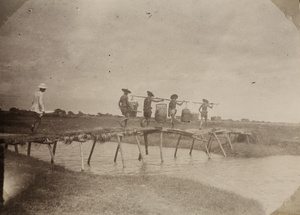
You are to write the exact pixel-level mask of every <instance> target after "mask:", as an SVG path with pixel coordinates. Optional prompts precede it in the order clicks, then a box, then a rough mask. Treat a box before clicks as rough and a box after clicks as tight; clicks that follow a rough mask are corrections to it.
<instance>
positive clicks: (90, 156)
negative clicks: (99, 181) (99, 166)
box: [87, 137, 97, 165]
mask: <svg viewBox="0 0 300 215" xmlns="http://www.w3.org/2000/svg"><path fill="white" fill-rule="evenodd" d="M96 142H97V138H96V137H95V138H94V142H93V146H92V149H91V152H90V155H89V159H88V162H87V163H88V165H90V162H91V158H92V154H93V152H94V148H95V145H96Z"/></svg>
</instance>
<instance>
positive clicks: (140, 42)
mask: <svg viewBox="0 0 300 215" xmlns="http://www.w3.org/2000/svg"><path fill="white" fill-rule="evenodd" d="M291 1H292V0H291ZM298 16H299V14H298ZM299 42H300V36H299V30H298V29H297V28H296V27H295V25H294V23H293V22H292V21H290V20H289V19H288V17H286V16H285V15H284V14H283V13H282V11H280V9H279V8H278V7H276V5H275V4H273V3H272V2H271V1H268V0H265V1H262V0H251V1H250V0H228V1H222V0H201V1H199V0H186V1H179V0H172V1H171V0H165V1H161V0H122V1H121V0H103V1H98V0H85V1H83V0H74V1H70V0H53V1H51V2H49V1H46V0H40V1H33V0H28V1H27V2H25V4H24V5H23V6H22V7H21V8H19V9H18V10H17V11H16V12H15V13H14V14H13V15H12V16H11V17H10V18H9V19H8V21H6V22H5V23H4V24H3V25H2V26H1V27H0V78H1V85H0V104H1V108H2V109H4V110H8V109H9V108H10V107H17V108H20V109H27V110H29V109H30V106H31V101H32V97H33V93H34V92H35V91H37V90H38V87H37V86H38V85H39V84H40V83H46V84H47V86H48V89H47V90H46V92H45V95H44V103H45V106H46V110H54V109H56V108H61V109H64V110H66V111H73V112H74V113H77V112H78V111H82V112H84V113H91V114H96V113H99V112H100V113H111V114H118V115H121V113H120V110H119V109H118V101H119V98H120V96H121V95H122V91H121V89H122V88H128V89H130V90H131V92H132V94H133V95H142V96H145V95H146V92H147V91H148V90H149V91H152V92H153V93H154V95H155V96H157V97H163V98H169V97H170V95H171V94H174V93H176V94H177V95H178V96H179V98H178V99H179V100H189V101H200V102H201V101H202V99H203V98H205V99H208V100H209V101H210V102H215V103H220V104H219V105H217V106H214V107H213V109H211V110H210V111H209V116H221V117H222V118H223V119H234V120H240V119H241V118H248V119H250V120H258V121H271V122H295V123H299V122H300V112H299V106H300V97H299V92H300V84H299V83H300V82H299V81H300V75H299V67H300V62H299V59H300V58H299V55H300V46H299ZM134 100H136V101H138V103H139V105H140V106H139V110H142V108H143V107H142V106H143V100H142V99H139V98H134ZM155 105H156V104H155V103H154V104H152V107H153V112H154V111H155ZM183 108H189V109H190V110H191V111H192V112H197V110H198V108H199V105H195V104H186V105H185V104H184V105H182V106H181V107H178V115H180V113H181V110H182V109H183ZM139 114H140V115H141V113H139Z"/></svg>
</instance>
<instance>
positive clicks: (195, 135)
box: [0, 127, 251, 170]
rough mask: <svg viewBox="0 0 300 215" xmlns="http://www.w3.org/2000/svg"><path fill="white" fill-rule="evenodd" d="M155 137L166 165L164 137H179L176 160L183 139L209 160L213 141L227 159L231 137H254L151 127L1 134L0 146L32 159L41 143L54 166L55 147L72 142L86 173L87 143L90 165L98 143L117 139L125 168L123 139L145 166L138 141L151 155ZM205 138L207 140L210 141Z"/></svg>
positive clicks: (222, 131) (235, 133)
mask: <svg viewBox="0 0 300 215" xmlns="http://www.w3.org/2000/svg"><path fill="white" fill-rule="evenodd" d="M153 133H160V141H159V148H160V159H161V162H163V139H164V138H163V136H164V134H165V133H169V134H176V135H179V137H178V140H177V144H176V148H175V152H174V157H176V156H177V151H178V147H179V144H180V140H181V138H182V136H186V137H189V138H190V139H191V148H190V155H191V154H192V150H193V148H194V144H195V142H196V141H197V142H199V144H203V145H204V147H205V151H206V154H207V156H208V157H209V158H210V152H211V146H212V143H213V141H214V140H216V141H217V143H218V146H219V147H220V148H221V150H222V152H223V154H224V156H225V157H226V156H227V155H226V152H225V150H224V148H223V145H224V144H228V145H229V147H230V148H231V149H232V148H233V146H232V142H233V141H234V140H233V141H232V140H231V135H235V136H237V135H240V134H243V135H245V136H246V137H247V141H248V143H249V136H251V133H247V132H245V131H244V130H225V129H205V130H198V129H188V130H180V129H170V128H163V127H151V128H150V127H149V128H96V129H93V130H89V131H83V130H80V131H74V132H67V133H63V134H57V135H53V134H6V133H4V134H3V133H2V134H0V144H1V145H2V147H3V146H5V148H7V147H8V145H13V146H14V147H15V152H17V153H18V145H19V144H23V145H24V144H27V155H28V156H30V152H31V144H32V143H39V144H46V145H47V146H48V149H49V152H50V156H51V163H54V160H55V152H56V146H57V142H58V141H62V142H64V143H65V144H71V143H72V142H73V141H75V142H78V143H79V148H80V154H81V169H82V170H84V163H85V162H84V157H83V150H82V145H83V143H84V142H86V141H88V140H92V141H93V145H92V148H91V151H90V154H89V157H88V161H87V163H88V164H90V162H91V158H92V155H93V151H94V148H95V145H96V143H97V142H100V143H103V142H109V141H111V139H112V138H114V139H116V140H117V142H118V146H117V149H116V153H115V156H114V162H116V161H117V156H118V153H119V152H120V154H121V159H122V164H123V167H125V161H124V156H123V150H122V139H123V137H124V136H134V137H135V140H136V143H137V146H138V150H139V156H138V158H139V160H141V161H142V162H143V163H144V162H145V161H144V155H143V152H142V149H141V144H140V140H139V137H141V136H143V137H144V143H145V144H144V145H145V153H146V154H148V137H149V136H151V134H153ZM220 136H223V137H225V140H227V141H226V142H225V143H221V141H220ZM205 137H208V138H207V139H206V138H205Z"/></svg>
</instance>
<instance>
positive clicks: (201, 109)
mask: <svg viewBox="0 0 300 215" xmlns="http://www.w3.org/2000/svg"><path fill="white" fill-rule="evenodd" d="M202 101H203V104H202V105H201V106H200V107H199V112H200V114H201V119H200V128H199V129H201V128H202V121H203V118H204V120H205V122H204V125H205V126H206V123H207V113H208V111H207V108H208V107H209V108H213V104H212V103H211V104H209V102H208V100H207V99H202Z"/></svg>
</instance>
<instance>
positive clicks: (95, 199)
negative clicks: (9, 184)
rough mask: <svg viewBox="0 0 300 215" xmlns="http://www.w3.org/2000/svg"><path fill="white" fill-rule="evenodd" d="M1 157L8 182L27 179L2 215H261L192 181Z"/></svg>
mask: <svg viewBox="0 0 300 215" xmlns="http://www.w3.org/2000/svg"><path fill="white" fill-rule="evenodd" d="M5 157H6V158H5V161H6V162H5V171H6V172H5V175H6V176H9V177H11V180H18V179H19V180H20V179H24V178H27V179H28V180H27V182H28V183H26V184H24V185H23V188H22V189H23V191H22V192H21V193H19V194H18V195H17V196H16V197H15V198H13V199H11V200H10V201H8V202H7V203H6V204H5V206H4V208H2V211H1V214H5V215H8V214H22V215H24V214H141V215H142V214H172V215H173V214H207V215H215V214H218V215H219V214H230V215H234V214H237V215H239V214H245V215H247V214H249V215H250V214H251V215H252V214H258V215H259V214H264V211H263V209H262V206H261V205H260V204H259V203H258V202H256V201H255V200H251V199H246V198H243V197H241V196H239V195H237V194H234V193H230V192H227V191H223V190H220V189H217V188H213V187H209V186H205V185H202V184H200V183H197V182H194V181H191V180H183V179H177V178H171V177H167V176H128V175H122V176H99V175H94V174H87V173H84V172H71V171H69V170H66V169H64V168H63V167H60V166H56V165H51V164H49V163H46V162H43V161H40V160H37V159H34V158H28V157H26V156H24V155H21V154H15V153H13V152H10V151H6V154H5ZM15 175H16V177H14V176H15ZM7 180H8V179H7ZM19 183H22V181H20V182H19Z"/></svg>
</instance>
